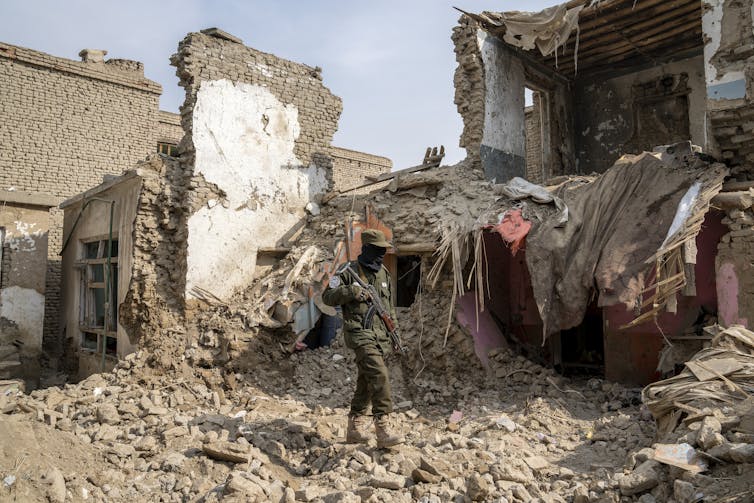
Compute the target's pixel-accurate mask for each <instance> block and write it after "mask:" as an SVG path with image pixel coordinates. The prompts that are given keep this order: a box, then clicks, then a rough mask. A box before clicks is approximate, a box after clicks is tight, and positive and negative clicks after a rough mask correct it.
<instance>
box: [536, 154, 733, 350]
mask: <svg viewBox="0 0 754 503" xmlns="http://www.w3.org/2000/svg"><path fill="white" fill-rule="evenodd" d="M684 159H685V160H684ZM726 174H727V169H726V168H725V167H724V166H723V165H722V164H709V163H707V162H705V161H703V160H702V159H700V158H699V157H696V156H693V155H689V156H685V157H684V158H682V159H675V160H671V159H670V158H669V157H665V158H664V160H661V159H660V155H659V154H651V153H646V152H645V153H643V154H641V155H626V156H623V157H622V158H621V159H619V160H618V161H617V162H616V163H615V165H613V167H611V168H610V169H609V170H608V171H607V172H605V173H604V174H603V175H602V176H600V177H598V178H596V179H595V180H594V181H593V182H592V183H589V184H586V185H579V186H576V187H572V188H568V186H564V187H562V188H561V189H560V190H559V192H558V193H557V195H558V196H559V197H561V198H562V199H563V200H564V201H565V203H566V206H567V207H568V222H567V223H566V224H565V225H563V226H560V227H558V225H559V221H558V219H557V215H552V216H550V217H549V218H546V219H545V220H543V221H542V222H541V223H540V224H539V225H536V226H535V228H534V229H532V231H531V232H530V233H529V235H528V237H527V246H526V262H527V265H528V267H529V272H530V273H531V281H532V287H533V290H534V297H535V298H536V302H537V307H538V309H539V313H540V315H541V317H542V321H543V323H544V336H545V337H547V336H549V335H550V334H553V333H555V332H558V331H560V330H566V329H569V328H572V327H575V326H577V325H579V324H580V323H581V322H582V320H583V317H584V313H585V312H586V309H587V306H588V305H589V302H590V299H591V296H592V295H593V294H594V292H595V291H596V294H597V296H598V304H599V305H600V306H609V305H615V304H618V303H624V304H625V305H626V307H627V308H628V309H635V310H636V312H637V313H638V312H639V311H640V310H642V305H643V310H644V311H650V312H651V311H652V310H654V311H655V312H657V311H659V309H660V308H661V307H662V308H665V307H668V306H670V307H671V308H672V303H673V301H674V300H675V295H676V293H677V292H678V291H680V290H681V289H682V287H683V285H684V284H685V280H684V279H685V277H684V276H683V274H684V267H683V265H684V264H683V258H680V259H679V258H678V257H683V253H682V251H683V246H684V244H685V243H687V242H689V241H693V240H694V239H695V237H696V234H697V233H698V231H699V228H700V227H701V221H702V219H703V217H704V214H706V212H707V210H708V208H709V201H710V199H711V198H712V197H713V196H714V195H715V194H717V192H719V191H720V188H721V186H722V182H723V179H724V177H725V176H726ZM690 191H692V192H694V193H695V197H694V198H693V201H691V203H690V204H689V197H688V195H687V194H688V193H689V192H690ZM684 197H685V199H684ZM682 202H683V203H684V204H683V205H681V203H682ZM681 206H683V208H686V209H685V210H684V212H683V214H682V215H681V217H680V222H679V218H678V217H677V215H678V214H679V207H681ZM674 221H675V222H674ZM674 223H675V225H673V224H674ZM671 226H672V227H671ZM658 270H659V273H658V272H657V271H658ZM650 273H652V274H650ZM658 285H659V288H658ZM648 287H654V288H652V289H651V290H649V291H646V290H647V288H648Z"/></svg>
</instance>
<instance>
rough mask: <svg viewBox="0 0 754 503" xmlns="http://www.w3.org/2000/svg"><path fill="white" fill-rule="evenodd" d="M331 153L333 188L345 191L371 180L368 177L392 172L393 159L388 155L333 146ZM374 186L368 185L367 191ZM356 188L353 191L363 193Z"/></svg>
mask: <svg viewBox="0 0 754 503" xmlns="http://www.w3.org/2000/svg"><path fill="white" fill-rule="evenodd" d="M330 155H331V156H332V159H333V167H332V179H333V189H334V190H338V191H344V190H348V189H351V188H353V187H358V186H359V185H363V184H365V183H367V182H369V178H368V177H377V176H380V175H381V174H383V173H390V171H391V170H392V169H393V161H391V160H390V159H388V158H387V157H382V156H378V155H372V154H367V153H364V152H357V151H355V150H349V149H347V148H341V147H332V148H331V149H330ZM372 189H373V187H371V186H370V187H366V188H365V189H363V190H366V191H367V192H368V191H369V190H372ZM361 192H362V190H355V191H353V192H351V193H352V194H353V193H356V194H358V193H361Z"/></svg>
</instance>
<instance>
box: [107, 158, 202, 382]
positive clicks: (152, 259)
mask: <svg viewBox="0 0 754 503" xmlns="http://www.w3.org/2000/svg"><path fill="white" fill-rule="evenodd" d="M136 169H137V170H138V173H139V176H140V178H141V187H140V191H139V196H138V202H137V204H136V211H135V217H134V221H133V226H132V243H133V251H132V254H133V255H132V260H131V264H132V268H131V278H130V281H128V283H127V285H128V287H127V292H126V295H125V298H124V300H123V302H122V303H121V305H120V306H119V310H118V323H119V324H120V325H121V326H122V327H123V328H124V329H125V332H126V334H127V335H128V339H129V342H130V345H131V346H132V347H140V348H145V349H147V350H148V352H149V354H150V357H151V358H152V360H153V361H154V362H157V363H160V364H162V366H163V367H165V368H169V367H170V363H171V360H170V358H171V357H172V356H174V355H175V354H180V353H181V352H182V349H183V347H185V340H184V337H183V334H184V333H185V330H184V329H183V326H184V325H185V309H184V307H185V306H184V301H185V297H184V289H185V284H186V237H187V236H186V212H185V211H184V210H183V197H185V192H186V190H185V187H182V185H181V183H180V182H181V179H179V180H176V179H175V177H176V175H177V174H178V173H180V172H181V170H180V163H179V162H178V160H176V159H172V158H170V157H167V156H164V155H159V154H154V155H152V156H150V157H149V158H148V159H147V160H145V161H142V162H140V163H138V164H137V168H136Z"/></svg>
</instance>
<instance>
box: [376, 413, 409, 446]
mask: <svg viewBox="0 0 754 503" xmlns="http://www.w3.org/2000/svg"><path fill="white" fill-rule="evenodd" d="M374 429H375V431H376V432H377V448H378V449H384V448H386V447H392V446H394V445H398V444H402V443H403V442H405V441H406V439H405V438H403V436H402V435H400V434H399V433H396V432H392V431H391V429H390V424H389V422H388V416H387V414H383V415H381V416H377V417H375V418H374Z"/></svg>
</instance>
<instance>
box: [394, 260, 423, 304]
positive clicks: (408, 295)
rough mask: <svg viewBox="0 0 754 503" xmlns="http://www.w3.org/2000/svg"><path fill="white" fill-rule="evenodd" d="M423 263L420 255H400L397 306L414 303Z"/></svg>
mask: <svg viewBox="0 0 754 503" xmlns="http://www.w3.org/2000/svg"><path fill="white" fill-rule="evenodd" d="M421 263H422V259H421V257H420V256H419V255H399V256H398V281H397V283H398V284H397V288H396V290H397V295H396V302H395V305H396V306H397V307H410V306H411V304H413V303H414V299H415V298H416V292H417V291H418V290H419V280H420V279H421Z"/></svg>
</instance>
